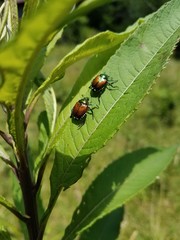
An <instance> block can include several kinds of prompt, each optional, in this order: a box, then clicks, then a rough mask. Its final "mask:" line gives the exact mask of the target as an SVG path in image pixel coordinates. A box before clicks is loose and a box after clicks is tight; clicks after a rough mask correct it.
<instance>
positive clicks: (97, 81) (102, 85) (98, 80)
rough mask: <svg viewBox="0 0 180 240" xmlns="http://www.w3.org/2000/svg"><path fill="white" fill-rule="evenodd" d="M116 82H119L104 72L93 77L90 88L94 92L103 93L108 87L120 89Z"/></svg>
mask: <svg viewBox="0 0 180 240" xmlns="http://www.w3.org/2000/svg"><path fill="white" fill-rule="evenodd" d="M115 82H117V80H112V79H110V77H109V76H108V75H106V74H104V73H103V74H100V75H97V76H96V77H95V78H94V79H93V81H92V82H91V86H90V87H89V88H90V89H91V90H92V91H93V92H95V93H99V94H101V93H103V92H104V90H105V89H106V88H107V89H109V90H113V89H118V87H117V86H114V83H115Z"/></svg>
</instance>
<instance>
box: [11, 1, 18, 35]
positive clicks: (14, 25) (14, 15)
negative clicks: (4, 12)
mask: <svg viewBox="0 0 180 240" xmlns="http://www.w3.org/2000/svg"><path fill="white" fill-rule="evenodd" d="M9 2H10V29H11V32H12V36H15V34H16V33H17V31H18V27H19V19H18V8H17V1H16V0H9Z"/></svg>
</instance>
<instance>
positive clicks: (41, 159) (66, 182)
mask: <svg viewBox="0 0 180 240" xmlns="http://www.w3.org/2000/svg"><path fill="white" fill-rule="evenodd" d="M76 2H78V1H76V0H66V2H63V3H60V2H59V0H51V1H34V0H29V1H26V4H25V7H24V13H23V17H22V20H21V23H19V22H18V18H17V9H16V3H15V1H5V3H4V5H3V7H2V8H1V15H2V19H3V20H2V26H1V31H0V33H1V39H2V46H1V49H0V75H1V78H0V102H1V103H2V105H3V109H4V110H5V112H6V117H7V124H8V133H6V132H5V131H0V135H1V137H2V138H3V139H4V140H5V142H6V143H7V144H8V145H10V147H11V148H12V152H13V156H12V154H11V155H9V154H8V153H6V151H5V149H3V147H1V148H0V156H1V159H2V160H3V161H4V163H5V164H7V166H9V167H10V168H11V169H12V170H13V173H14V175H13V176H12V178H13V182H14V186H13V197H14V204H12V203H11V202H9V201H8V200H7V199H5V198H4V197H0V203H1V205H3V206H5V207H6V208H7V209H8V210H10V211H11V212H12V213H13V214H14V215H15V216H16V217H17V218H18V219H19V220H20V222H21V223H22V225H23V226H24V225H25V226H26V227H27V229H26V228H22V229H23V233H24V237H25V238H26V239H31V240H32V239H33V240H41V239H43V236H44V231H45V228H46V225H47V222H48V220H49V217H50V215H51V212H52V210H53V208H54V206H55V203H56V201H57V198H58V197H59V195H60V194H61V192H62V191H63V190H67V191H68V190H69V187H70V186H71V185H72V184H74V183H75V182H76V181H78V180H79V179H80V177H81V176H82V173H83V170H84V169H85V168H86V166H87V165H88V163H89V161H90V159H91V154H92V153H94V152H96V151H97V150H98V149H100V148H102V147H103V145H104V144H105V143H106V142H107V140H109V139H110V138H112V136H113V135H114V134H115V132H116V131H117V130H118V129H119V128H120V126H121V125H122V124H123V123H124V122H125V121H126V119H127V118H128V117H129V116H130V115H131V114H132V113H133V111H134V110H135V108H136V107H137V105H138V104H139V103H140V102H141V101H142V99H143V97H144V96H145V95H146V94H147V93H148V92H149V90H150V88H151V86H152V85H153V83H154V80H155V79H156V77H157V76H158V75H159V73H160V71H161V70H162V69H163V67H164V66H165V64H166V63H167V61H168V58H169V56H170V55H171V53H172V50H173V49H174V47H175V44H176V43H177V41H178V39H179V37H180V19H179V11H180V4H179V0H172V1H170V2H169V3H168V4H165V5H164V6H163V7H162V8H161V9H159V11H157V12H156V13H154V14H152V15H150V16H147V17H146V18H144V19H140V20H138V21H137V22H136V23H135V24H134V25H133V26H130V27H129V28H128V29H127V30H126V31H125V32H123V33H119V34H118V33H113V32H110V31H106V32H101V33H99V34H97V35H95V36H93V37H91V38H89V39H87V40H86V41H85V42H83V43H82V44H80V45H78V46H77V47H76V48H74V49H73V50H72V51H71V52H70V53H69V54H67V55H66V56H65V57H64V58H63V59H61V60H60V62H59V64H58V65H57V66H55V68H54V69H53V70H52V72H51V73H50V74H49V76H48V77H47V79H44V78H43V76H42V74H40V70H41V68H42V66H43V64H44V61H45V59H46V57H47V56H48V54H49V53H50V51H51V49H52V48H53V47H54V46H55V43H56V41H57V40H58V39H59V38H60V37H61V35H62V30H63V28H64V26H66V25H67V24H68V23H69V22H71V21H72V20H74V19H75V18H77V17H78V16H81V15H83V14H85V13H86V12H87V11H90V10H91V9H93V8H95V7H98V6H100V5H102V4H105V3H108V2H109V0H106V1H103V0H96V1H94V0H85V1H83V2H82V3H81V4H80V5H78V7H77V8H74V4H75V3H76ZM7 16H9V17H7ZM90 56H91V58H90V59H89V60H88V62H87V64H86V66H85V67H84V69H83V70H82V72H81V74H80V76H79V78H78V79H77V81H76V83H75V85H74V87H73V89H72V91H71V93H70V95H69V96H68V97H67V100H66V101H65V103H64V104H63V106H62V108H61V110H60V113H59V114H57V104H56V97H55V94H54V90H53V88H52V86H51V84H52V83H54V82H56V81H59V80H61V79H62V78H63V76H64V75H65V72H66V69H67V68H68V67H69V66H70V65H72V64H73V63H75V62H76V61H78V60H80V59H82V58H85V57H90ZM98 73H105V74H107V75H108V76H110V77H111V78H112V79H113V80H118V81H117V87H118V88H117V89H114V90H112V91H111V90H109V89H105V91H104V92H103V93H102V95H101V96H100V104H99V101H98V97H91V93H90V89H89V86H90V83H91V81H92V79H93V77H95V76H96V75H97V74H98ZM82 95H83V96H86V97H89V98H90V99H91V103H92V104H93V105H94V106H96V105H99V108H97V109H94V118H92V117H91V116H87V118H86V121H85V124H84V125H83V126H82V127H81V128H79V129H78V126H77V125H76V124H74V122H73V121H72V119H71V118H70V115H71V109H72V107H73V106H74V104H75V103H76V102H77V101H78V100H79V99H80V98H82ZM41 97H42V99H43V101H44V106H45V108H44V110H43V111H42V112H41V113H40V114H39V118H38V123H37V125H38V127H39V137H38V140H39V151H38V155H37V156H34V155H33V154H32V152H31V149H29V144H28V136H29V132H28V124H29V121H30V116H31V113H32V110H33V109H34V107H35V106H36V103H37V100H38V99H39V98H41ZM176 148H177V147H176V146H172V147H169V148H166V149H154V148H146V149H140V150H137V151H135V152H132V153H130V154H126V155H125V156H123V157H121V158H119V159H118V160H117V161H115V162H113V163H112V164H111V165H109V166H108V167H107V168H106V169H105V170H104V171H103V172H102V173H101V174H100V175H99V176H98V177H97V178H96V180H95V181H94V182H93V183H92V185H91V186H90V187H89V189H88V190H87V191H86V193H85V195H84V197H83V199H82V201H81V204H80V205H79V207H78V208H77V210H76V211H75V213H74V215H73V218H72V222H71V223H70V224H69V226H68V227H67V228H66V230H65V234H64V236H63V237H62V239H75V238H76V237H79V239H83V240H84V239H98V238H99V237H100V235H101V236H104V237H103V239H105V237H106V239H115V238H116V237H117V236H118V233H119V223H120V221H121V220H122V217H123V207H122V206H123V205H124V204H125V203H126V202H127V201H128V200H129V199H130V198H132V197H133V196H135V195H136V194H137V193H138V192H139V191H140V190H142V189H144V188H145V187H147V186H148V185H149V184H150V183H152V182H153V181H154V180H155V178H156V176H157V175H159V174H160V173H161V172H162V171H163V170H164V169H165V168H166V166H167V165H168V164H169V163H170V161H171V160H172V159H173V157H174V155H175V153H176ZM49 159H53V167H52V170H51V173H50V196H49V201H48V204H47V206H43V205H42V199H41V184H42V179H43V176H44V171H45V169H46V167H47V162H48V160H49ZM19 190H21V191H19ZM108 222H110V223H111V224H108V228H106V229H104V226H105V225H106V224H107V223H108ZM1 233H2V235H3V236H5V235H6V239H10V234H8V232H6V231H5V230H4V228H2V231H1Z"/></svg>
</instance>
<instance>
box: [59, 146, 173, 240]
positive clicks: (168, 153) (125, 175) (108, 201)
mask: <svg viewBox="0 0 180 240" xmlns="http://www.w3.org/2000/svg"><path fill="white" fill-rule="evenodd" d="M175 153H176V147H171V148H167V149H164V150H157V149H153V148H146V149H141V150H137V151H135V152H132V153H130V154H127V155H125V156H123V157H122V158H120V159H118V160H117V161H115V162H113V163H112V164H111V165H109V166H108V167H107V168H106V169H105V170H104V171H103V172H102V173H101V174H100V175H99V176H98V177H97V178H96V180H95V181H94V182H93V183H92V185H91V186H90V187H89V189H88V190H87V191H86V193H85V195H84V196H83V198H82V201H81V204H80V206H79V207H78V208H77V209H76V211H75V213H74V215H73V218H72V222H71V224H70V225H69V226H68V228H67V229H66V232H65V235H64V237H63V240H68V239H69V240H70V239H75V236H76V235H77V234H79V233H81V232H83V231H84V230H85V229H87V228H88V227H89V226H91V225H92V224H93V223H94V222H96V221H97V219H100V218H102V217H103V216H106V215H107V214H109V213H110V212H112V211H114V210H115V209H117V208H119V207H120V206H122V205H123V204H125V203H126V202H127V201H128V200H129V199H131V198H132V197H134V196H135V195H136V194H137V193H139V192H140V191H141V190H142V189H144V188H146V187H147V186H148V185H149V184H150V183H152V182H153V181H154V180H155V178H156V177H157V176H158V175H159V174H160V173H161V172H162V171H163V170H164V169H165V168H166V167H167V165H168V164H169V163H170V161H171V160H172V159H173V158H174V156H175ZM107 180H108V181H107ZM105 182H106V184H104V183H105ZM90 229H91V228H90ZM107 229H108V226H107ZM87 239H90V238H87Z"/></svg>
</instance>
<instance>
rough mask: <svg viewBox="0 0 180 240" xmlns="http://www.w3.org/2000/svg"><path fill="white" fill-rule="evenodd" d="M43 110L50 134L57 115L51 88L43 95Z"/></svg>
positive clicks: (54, 97) (54, 96) (53, 93)
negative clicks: (44, 110)
mask: <svg viewBox="0 0 180 240" xmlns="http://www.w3.org/2000/svg"><path fill="white" fill-rule="evenodd" d="M43 99H44V104H45V109H46V112H47V117H48V124H49V132H50V134H52V132H53V130H54V126H55V121H56V114H57V102H56V95H55V92H54V89H53V88H52V87H50V88H48V89H47V90H46V91H45V92H44V94H43Z"/></svg>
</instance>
